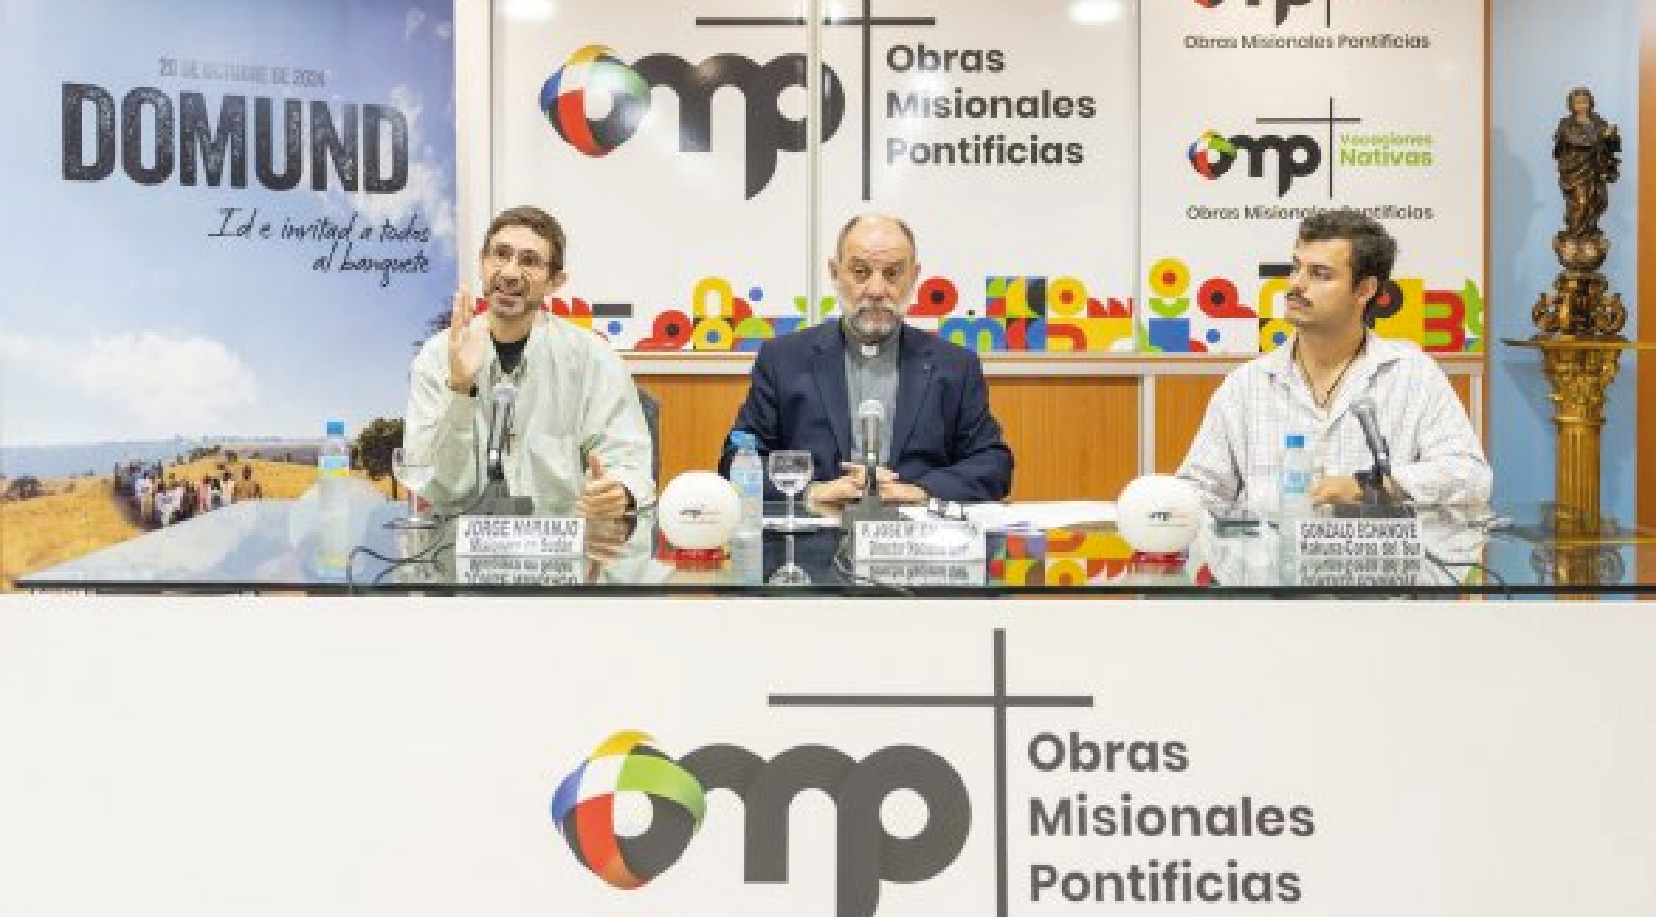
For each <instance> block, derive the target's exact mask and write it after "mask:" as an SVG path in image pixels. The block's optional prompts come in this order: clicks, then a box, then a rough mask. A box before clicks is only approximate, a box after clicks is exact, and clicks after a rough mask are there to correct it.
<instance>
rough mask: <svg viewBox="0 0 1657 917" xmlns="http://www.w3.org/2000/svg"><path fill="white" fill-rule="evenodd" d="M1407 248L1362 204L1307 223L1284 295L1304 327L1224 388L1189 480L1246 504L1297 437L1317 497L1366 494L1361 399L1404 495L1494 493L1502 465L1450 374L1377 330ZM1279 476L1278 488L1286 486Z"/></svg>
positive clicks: (1292, 319)
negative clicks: (1495, 469) (1488, 451)
mask: <svg viewBox="0 0 1657 917" xmlns="http://www.w3.org/2000/svg"><path fill="white" fill-rule="evenodd" d="M1396 254H1397V243H1396V242H1394V241H1393V238H1392V236H1390V235H1389V234H1388V233H1387V231H1386V229H1385V228H1384V227H1382V226H1381V224H1380V223H1378V222H1376V221H1375V220H1373V219H1370V218H1369V217H1367V216H1365V215H1364V214H1362V213H1359V212H1358V211H1355V210H1334V211H1325V212H1322V213H1317V214H1313V215H1312V216H1310V217H1307V218H1306V219H1305V220H1304V221H1303V222H1302V223H1301V224H1300V229H1299V233H1298V239H1297V241H1296V243H1295V253H1294V273H1292V274H1291V275H1290V276H1289V282H1288V288H1287V290H1286V292H1285V296H1284V302H1285V309H1284V319H1285V320H1286V321H1287V322H1288V323H1289V324H1291V325H1293V326H1294V328H1295V334H1294V336H1293V337H1292V338H1291V339H1290V340H1289V341H1287V342H1285V343H1284V344H1283V346H1281V347H1279V348H1277V349H1276V350H1274V351H1272V352H1271V353H1269V354H1266V355H1265V356H1261V357H1258V358H1256V359H1254V360H1252V361H1250V362H1248V363H1246V364H1244V365H1243V366H1239V367H1238V368H1237V369H1236V370H1234V371H1233V372H1232V373H1231V374H1230V375H1229V376H1227V377H1226V379H1225V381H1224V382H1223V383H1221V384H1220V388H1219V390H1218V391H1216V392H1215V393H1214V397H1213V399H1211V400H1210V401H1209V402H1208V412H1207V414H1206V415H1205V416H1204V417H1203V422H1202V427H1201V428H1200V429H1199V430H1198V431H1197V437H1196V439H1195V440H1194V441H1193V442H1192V443H1191V449H1190V451H1189V452H1187V453H1186V456H1185V462H1184V463H1183V464H1182V465H1180V468H1179V472H1178V474H1179V476H1180V477H1182V478H1186V479H1188V480H1190V481H1191V482H1193V483H1194V484H1196V485H1197V487H1198V488H1200V489H1201V490H1202V491H1203V492H1204V494H1205V495H1206V496H1208V497H1210V498H1212V499H1215V500H1218V501H1223V502H1230V501H1234V500H1237V499H1238V498H1239V497H1240V496H1241V492H1242V490H1243V488H1244V486H1245V483H1247V484H1263V483H1265V482H1264V481H1259V480H1255V479H1254V476H1253V475H1251V472H1252V471H1255V470H1258V469H1266V468H1277V467H1280V466H1281V463H1282V456H1283V447H1284V439H1285V437H1286V435H1287V434H1289V433H1301V434H1304V435H1305V437H1306V448H1307V450H1308V452H1309V453H1310V454H1311V457H1312V469H1313V474H1314V476H1315V477H1314V481H1313V484H1312V499H1313V501H1314V502H1320V503H1330V502H1344V501H1357V500H1359V499H1361V498H1362V496H1363V491H1362V488H1361V486H1360V484H1359V481H1358V480H1357V478H1355V477H1354V476H1353V474H1354V472H1358V471H1367V470H1369V469H1370V468H1371V467H1372V465H1373V460H1372V458H1371V455H1370V450H1369V447H1368V445H1367V443H1366V442H1365V440H1364V434H1363V430H1362V428H1361V427H1360V426H1359V423H1358V420H1357V418H1356V417H1355V416H1353V412H1352V405H1353V404H1354V403H1355V402H1357V401H1358V400H1360V399H1362V398H1369V399H1371V400H1373V401H1374V403H1375V415H1376V421H1377V425H1378V426H1379V428H1380V433H1381V436H1382V438H1384V439H1385V440H1386V441H1387V445H1388V446H1389V447H1390V451H1391V453H1392V479H1391V480H1390V481H1388V482H1386V487H1387V488H1388V489H1389V491H1391V493H1392V494H1393V495H1394V496H1402V497H1408V498H1409V499H1411V500H1415V501H1418V502H1422V503H1466V502H1482V501H1484V500H1487V499H1489V497H1490V466H1489V464H1488V463H1486V461H1485V458H1484V450H1483V448H1482V447H1481V446H1480V445H1479V438H1478V436H1476V435H1475V434H1474V432H1473V426H1472V424H1470V423H1469V422H1468V420H1467V413H1466V412H1465V411H1464V410H1463V409H1462V406H1461V402H1460V401H1458V400H1457V399H1456V394H1455V391H1454V390H1453V389H1451V388H1450V383H1449V380H1447V379H1445V377H1444V371H1443V370H1442V369H1440V368H1439V366H1438V364H1437V363H1436V362H1434V361H1433V359H1432V358H1431V357H1429V356H1427V355H1426V354H1425V353H1423V352H1422V351H1421V348H1419V347H1417V346H1416V345H1415V344H1413V343H1409V342H1404V341H1392V340H1388V339H1386V338H1382V337H1379V336H1377V335H1376V334H1375V333H1374V332H1372V331H1371V330H1370V326H1371V325H1373V324H1374V314H1373V310H1372V308H1371V307H1372V305H1373V301H1374V299H1375V296H1376V294H1377V293H1379V292H1380V290H1381V286H1382V284H1384V283H1386V281H1387V278H1388V277H1389V276H1390V275H1391V273H1392V264H1393V259H1394V257H1395V256H1396ZM1320 472H1321V476H1319V475H1320ZM1269 483H1270V486H1271V487H1272V488H1273V489H1274V490H1273V493H1274V494H1275V488H1276V486H1277V481H1276V480H1275V479H1272V480H1271V481H1270V482H1269ZM1253 496H1257V495H1253ZM1253 496H1251V499H1252V498H1253Z"/></svg>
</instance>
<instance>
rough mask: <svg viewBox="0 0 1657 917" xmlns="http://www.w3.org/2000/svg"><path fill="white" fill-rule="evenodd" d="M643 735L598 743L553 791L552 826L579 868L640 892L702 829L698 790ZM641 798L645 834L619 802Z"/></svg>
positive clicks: (699, 787)
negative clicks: (646, 805) (619, 808)
mask: <svg viewBox="0 0 1657 917" xmlns="http://www.w3.org/2000/svg"><path fill="white" fill-rule="evenodd" d="M650 741H651V739H650V737H649V736H647V735H645V734H644V733H642V732H618V733H616V734H615V735H613V736H611V737H610V738H608V739H606V740H604V741H603V742H601V743H599V746H598V747H597V748H595V749H593V753H592V754H591V755H590V756H588V758H587V760H585V761H583V762H581V764H580V765H579V766H577V767H576V769H575V770H573V771H570V774H569V776H567V777H565V778H564V781H563V782H562V783H560V784H559V785H558V792H556V793H554V794H553V796H552V823H553V824H554V825H556V826H557V827H558V831H559V833H561V834H563V835H564V840H565V841H567V842H568V843H569V845H570V850H571V852H573V853H574V854H575V858H576V859H577V860H580V861H581V865H583V866H585V867H587V868H588V869H590V870H592V871H593V874H594V875H596V876H598V877H599V878H600V879H603V880H604V881H606V882H608V883H610V884H611V885H614V886H615V887H616V888H638V887H640V886H642V885H644V883H646V882H649V881H650V880H651V879H654V878H656V876H658V875H660V874H661V873H662V871H663V870H665V869H667V868H668V867H669V866H672V865H673V864H674V862H675V861H676V860H678V859H679V854H681V853H683V852H684V850H685V846H686V845H687V844H689V843H690V839H691V838H692V837H694V836H696V829H697V828H699V827H701V825H702V812H703V810H704V805H703V800H702V784H700V783H698V782H697V780H696V778H695V777H694V776H692V775H691V774H690V772H688V771H686V770H685V769H684V768H683V767H681V766H680V765H679V764H678V763H677V762H675V761H673V760H672V759H671V758H669V757H668V756H667V755H665V754H663V753H662V752H661V751H659V750H657V749H656V748H654V747H652V746H651V745H649V744H648V743H649V742H650ZM623 794H632V798H639V797H642V798H643V799H644V800H645V801H647V802H648V803H649V806H650V817H649V820H648V823H649V825H650V828H649V830H648V831H646V832H644V833H643V834H636V833H635V832H633V831H631V830H629V829H630V828H631V827H632V824H631V823H630V822H627V821H626V820H625V817H626V814H625V813H622V817H618V812H617V805H618V802H622V803H625V801H626V800H627V799H628V798H629V797H628V796H624V795H623Z"/></svg>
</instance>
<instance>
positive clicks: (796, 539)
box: [17, 488, 1654, 599]
mask: <svg viewBox="0 0 1657 917" xmlns="http://www.w3.org/2000/svg"><path fill="white" fill-rule="evenodd" d="M351 505H352V512H351V519H352V527H353V531H354V532H355V533H356V539H355V540H356V543H357V544H358V548H357V550H356V551H355V552H354V553H353V555H352V562H351V564H350V569H349V570H348V571H346V572H345V573H344V574H343V575H341V574H338V573H333V574H323V573H320V572H319V571H318V570H317V569H316V568H315V566H314V564H313V563H312V562H311V557H312V556H313V554H314V550H315V519H316V512H315V505H314V501H312V500H311V499H309V498H304V499H300V500H255V501H247V502H242V503H236V504H232V505H230V506H228V507H225V508H223V509H219V510H215V511H213V512H210V513H206V514H203V515H201V516H198V517H196V518H194V519H191V520H189V521H187V522H184V523H181V524H178V525H173V526H170V527H167V528H163V529H159V530H156V531H152V532H148V533H145V534H143V535H140V536H138V537H136V538H134V539H132V540H130V541H127V542H124V543H121V544H117V545H114V546H111V547H108V548H104V549H102V550H99V551H96V552H93V553H91V554H88V555H85V556H83V557H80V558H77V559H75V560H72V561H69V562H66V563H62V564H59V565H56V566H53V567H50V568H47V569H44V570H40V571H37V572H34V573H30V574H27V575H24V576H20V577H18V579H17V583H18V586H19V587H20V588H23V589H30V590H40V591H61V590H76V591H90V592H101V593H133V594H140V593H154V592H167V593H253V594H257V593H303V594H319V595H339V594H378V593H385V594H409V593H418V594H455V593H467V594H491V593H498V594H503V595H512V594H580V593H587V594H599V595H604V594H608V595H701V596H709V595H716V596H744V595H753V596H769V597H791V596H798V597H813V596H908V595H915V596H940V597H945V596H1036V595H1055V596H1056V595H1071V596H1144V597H1185V598H1190V597H1194V596H1195V597H1224V596H1257V597H1268V596H1270V597H1284V598H1295V597H1305V598H1319V599H1327V598H1332V597H1344V596H1351V597H1371V598H1373V597H1385V596H1411V597H1423V598H1430V597H1456V596H1490V597H1498V598H1500V597H1548V596H1571V597H1587V596H1606V597H1647V598H1649V597H1651V596H1652V595H1653V591H1654V585H1653V573H1652V570H1653V567H1654V564H1653V552H1654V548H1653V544H1654V539H1653V537H1652V533H1650V532H1644V531H1639V530H1635V529H1632V528H1630V527H1627V526H1622V525H1618V524H1616V523H1615V522H1613V521H1609V520H1599V521H1598V522H1597V523H1596V524H1595V525H1594V526H1592V527H1584V526H1576V525H1569V524H1562V522H1561V519H1562V514H1561V513H1559V512H1558V510H1557V508H1556V507H1553V506H1551V505H1549V504H1524V505H1501V504H1497V505H1490V506H1483V505H1481V506H1453V507H1417V508H1415V509H1414V514H1415V517H1416V518H1417V519H1418V520H1419V522H1420V532H1421V539H1422V545H1423V547H1424V549H1425V550H1424V551H1423V552H1422V556H1421V557H1418V558H1413V559H1377V558H1335V559H1330V558H1318V559H1308V558H1302V557H1298V556H1296V555H1295V554H1294V553H1293V552H1285V551H1284V549H1283V545H1282V539H1281V537H1280V533H1279V526H1278V524H1277V520H1275V519H1273V518H1271V516H1270V514H1264V518H1261V517H1254V518H1243V519H1241V520H1239V519H1237V518H1225V519H1224V522H1223V524H1222V523H1213V522H1211V521H1210V522H1207V523H1205V524H1204V525H1203V526H1202V527H1201V531H1200V532H1199V533H1198V535H1197V537H1196V539H1195V541H1194V542H1193V543H1192V545H1191V546H1190V548H1189V549H1188V551H1186V552H1185V554H1184V555H1183V556H1177V557H1167V556H1153V557H1147V556H1144V555H1136V554H1135V553H1134V552H1133V550H1132V549H1131V548H1129V547H1128V545H1127V544H1126V543H1125V542H1124V541H1123V539H1122V537H1121V535H1120V533H1119V532H1118V531H1117V530H1116V527H1115V525H1114V524H1112V523H1111V522H1110V521H1108V520H1106V521H1093V522H1087V523H1081V524H1074V525H1064V526H1058V527H1040V526H1030V525H1018V526H1013V527H1008V528H996V527H992V528H991V529H990V530H989V531H987V533H986V535H985V541H986V544H985V549H984V552H983V558H984V559H983V560H982V561H977V560H974V561H968V562H948V563H945V562H932V561H921V562H903V561H895V562H894V561H885V562H879V563H860V562H854V561H853V559H852V555H851V554H850V552H848V550H847V539H846V533H845V530H844V529H843V528H841V527H840V526H839V525H838V524H837V521H836V520H834V519H833V518H832V517H823V516H818V515H816V514H811V513H808V512H806V511H803V510H802V513H801V515H802V517H803V518H805V519H806V520H807V527H806V528H804V530H802V531H798V532H784V531H779V530H778V528H777V527H776V524H777V523H779V522H780V519H779V518H778V517H781V516H782V515H783V512H782V509H781V507H780V506H767V508H766V521H767V527H766V528H765V530H764V533H763V536H762V537H761V538H759V539H758V540H757V541H742V542H738V544H737V546H736V547H735V548H733V549H731V550H729V551H718V550H715V551H712V552H707V551H703V552H685V551H679V550H677V549H675V548H674V547H673V546H672V545H671V544H670V543H668V542H667V540H666V539H665V538H664V537H663V535H662V533H661V531H660V530H659V526H658V525H657V520H656V518H655V516H654V515H653V514H652V513H651V512H648V511H646V512H643V513H640V514H639V515H637V516H636V517H630V518H628V519H626V520H622V521H620V522H598V521H595V522H591V523H589V524H588V530H587V535H586V546H585V551H584V552H583V554H582V556H573V555H572V556H564V557H523V556H473V555H463V554H457V553H456V551H455V523H454V521H453V520H450V521H448V522H446V523H444V524H441V525H439V526H437V527H435V528H431V529H419V530H405V529H398V528H394V527H390V526H388V525H387V523H388V522H390V521H391V520H393V519H395V518H396V517H398V516H400V515H402V514H403V511H404V507H403V505H402V504H401V503H394V502H389V501H386V500H384V498H383V497H381V496H379V495H378V494H376V493H373V492H371V491H369V490H367V489H366V488H363V489H362V490H360V491H356V492H354V494H353V499H352V504H351ZM1103 506H1106V507H1107V508H1108V504H1103ZM790 558H792V561H793V563H792V564H791V565H790V564H789V559H790Z"/></svg>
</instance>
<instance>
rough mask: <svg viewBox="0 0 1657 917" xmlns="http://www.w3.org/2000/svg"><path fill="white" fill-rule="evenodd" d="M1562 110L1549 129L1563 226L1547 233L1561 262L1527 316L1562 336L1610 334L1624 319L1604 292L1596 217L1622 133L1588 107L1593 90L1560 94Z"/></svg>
mask: <svg viewBox="0 0 1657 917" xmlns="http://www.w3.org/2000/svg"><path fill="white" fill-rule="evenodd" d="M1565 105H1566V109H1567V111H1568V113H1567V114H1566V115H1565V117H1563V118H1560V119H1559V126H1558V127H1556V128H1554V132H1553V158H1554V160H1555V161H1557V162H1558V163H1559V190H1560V192H1561V193H1562V194H1563V195H1564V196H1565V228H1564V229H1563V230H1561V231H1560V232H1558V233H1556V234H1555V235H1554V237H1553V251H1554V254H1556V255H1558V256H1559V263H1560V264H1561V265H1562V266H1563V267H1564V268H1565V269H1564V270H1563V271H1561V272H1560V273H1559V277H1558V278H1557V279H1555V280H1554V284H1553V290H1552V291H1550V292H1547V293H1544V294H1542V296H1541V297H1540V298H1539V299H1537V301H1536V305H1535V307H1534V308H1532V309H1531V320H1532V321H1534V322H1535V323H1536V327H1537V328H1539V329H1541V330H1542V331H1543V332H1544V333H1547V334H1555V335H1562V336H1565V337H1568V338H1576V337H1600V336H1606V335H1614V334H1616V333H1617V332H1619V331H1621V330H1622V327H1623V324H1624V323H1625V322H1627V321H1628V310H1627V309H1626V308H1624V307H1623V304H1622V299H1621V298H1620V297H1618V296H1617V295H1616V294H1614V293H1608V292H1607V289H1606V286H1607V285H1606V282H1605V276H1604V275H1603V274H1601V273H1599V267H1600V265H1602V264H1604V263H1605V256H1606V255H1607V254H1609V253H1610V251H1611V243H1610V242H1609V241H1608V240H1607V239H1606V238H1605V233H1603V232H1600V229H1599V218H1600V217H1601V216H1603V215H1604V214H1605V207H1606V204H1607V202H1608V200H1609V194H1608V190H1607V186H1608V185H1610V183H1611V182H1614V181H1616V180H1617V167H1618V165H1619V162H1618V159H1617V154H1618V153H1621V152H1622V136H1621V135H1620V134H1618V133H1617V126H1616V125H1615V124H1611V123H1610V122H1608V121H1606V120H1605V119H1604V118H1602V117H1600V116H1599V115H1598V114H1597V113H1595V111H1594V94H1593V93H1592V92H1589V91H1588V90H1587V89H1586V88H1585V87H1581V86H1578V87H1577V88H1575V89H1573V90H1571V92H1570V94H1569V95H1567V96H1566V97H1565Z"/></svg>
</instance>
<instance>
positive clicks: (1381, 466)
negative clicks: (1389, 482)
mask: <svg viewBox="0 0 1657 917" xmlns="http://www.w3.org/2000/svg"><path fill="white" fill-rule="evenodd" d="M1352 416H1354V417H1356V418H1358V426H1360V427H1363V430H1364V442H1365V443H1367V444H1368V445H1369V454H1370V456H1371V457H1373V458H1374V459H1375V475H1376V478H1377V480H1376V482H1375V483H1376V485H1377V486H1380V483H1381V479H1384V478H1389V477H1392V453H1391V452H1390V451H1388V449H1387V441H1386V438H1385V437H1383V436H1381V425H1380V424H1378V423H1376V422H1375V399H1374V398H1371V397H1369V396H1368V395H1365V396H1364V397H1362V398H1359V399H1358V400H1357V401H1354V402H1352Z"/></svg>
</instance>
